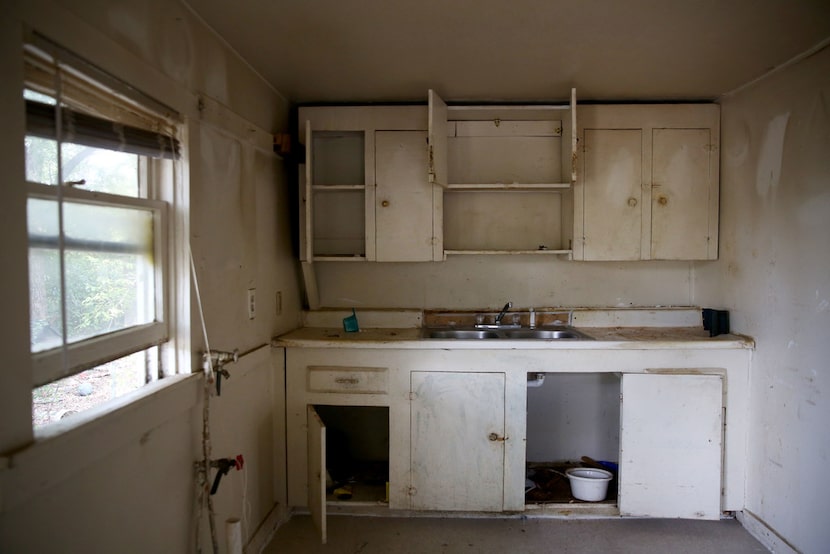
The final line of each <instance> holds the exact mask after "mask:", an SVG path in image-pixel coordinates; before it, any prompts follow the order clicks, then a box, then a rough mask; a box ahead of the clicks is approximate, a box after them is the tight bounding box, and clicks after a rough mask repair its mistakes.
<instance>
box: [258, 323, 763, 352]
mask: <svg viewBox="0 0 830 554" xmlns="http://www.w3.org/2000/svg"><path fill="white" fill-rule="evenodd" d="M576 328H577V329H578V330H579V331H580V332H582V333H584V334H585V335H588V336H589V337H591V339H593V340H581V339H550V340H546V339H433V338H426V337H424V336H423V330H422V329H421V328H368V329H361V330H360V331H358V332H351V333H347V332H345V331H344V330H343V329H342V328H334V327H302V328H300V329H296V330H294V331H291V332H289V333H286V334H284V335H281V336H279V337H275V338H274V339H273V341H272V344H273V345H274V346H281V347H287V348H294V347H305V348H388V349H441V350H445V349H450V350H469V349H475V350H505V349H509V350H515V349H525V350H537V349H542V350H554V349H555V350H559V349H569V350H604V349H628V350H630V349H635V350H636V349H670V348H694V349H710V348H711V349H735V348H754V346H755V343H754V341H753V340H752V339H751V338H749V337H745V336H743V335H735V334H727V335H719V336H716V337H710V336H709V332H708V331H705V330H703V329H702V328H700V327H576Z"/></svg>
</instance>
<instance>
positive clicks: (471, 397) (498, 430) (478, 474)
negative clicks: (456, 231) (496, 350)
mask: <svg viewBox="0 0 830 554" xmlns="http://www.w3.org/2000/svg"><path fill="white" fill-rule="evenodd" d="M410 378H411V383H412V384H411V386H412V390H411V394H410V399H411V403H410V410H411V418H410V430H411V432H410V439H411V441H412V442H411V450H410V453H411V454H410V455H411V458H410V459H411V462H410V489H409V494H410V496H411V508H412V509H415V510H462V511H485V512H499V511H501V510H502V508H503V505H504V459H505V456H504V450H505V446H504V445H505V441H506V440H507V437H505V425H504V391H505V388H504V381H505V379H504V374H503V373H454V372H438V371H436V372H427V371H413V372H412V373H411V374H410Z"/></svg>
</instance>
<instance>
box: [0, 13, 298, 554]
mask: <svg viewBox="0 0 830 554" xmlns="http://www.w3.org/2000/svg"><path fill="white" fill-rule="evenodd" d="M3 8H4V14H3V18H2V20H1V21H0V74H2V75H3V79H2V81H0V115H2V117H0V120H2V121H3V130H2V132H0V146H2V148H0V163H2V165H3V167H4V179H3V184H2V200H3V201H2V202H0V205H2V210H3V217H2V218H0V221H2V223H0V225H2V232H1V233H0V245H1V246H2V249H1V250H0V251H2V252H3V254H4V260H3V261H4V271H3V272H0V295H2V296H0V301H2V305H3V306H4V318H3V326H2V330H3V332H2V333H0V346H2V349H3V351H4V362H5V365H6V367H5V369H4V381H3V386H2V387H0V416H2V419H3V425H2V426H0V454H2V456H0V551H2V552H4V553H5V552H10V553H14V552H27V553H29V552H54V551H66V552H69V551H72V552H75V551H77V552H81V551H87V552H142V553H143V552H186V551H193V550H194V544H195V538H194V537H195V535H194V530H195V527H196V520H195V517H194V515H195V508H194V501H195V478H194V471H193V462H194V461H196V460H197V459H199V458H200V457H201V441H200V437H201V422H202V400H201V398H202V386H201V379H200V377H199V376H193V377H185V378H174V379H169V380H167V383H165V382H164V381H162V382H161V383H160V385H158V386H157V385H153V386H151V387H148V388H146V390H144V391H139V392H138V393H137V394H136V395H134V398H135V399H136V401H135V402H132V403H122V404H123V405H122V406H121V408H120V409H118V410H117V411H115V412H113V413H110V414H108V415H105V416H104V417H102V418H98V419H91V420H90V421H88V422H86V423H84V424H81V425H79V424H71V422H70V420H66V427H68V429H67V430H66V432H64V433H62V434H59V435H57V436H55V437H53V438H44V437H42V436H38V437H35V439H34V442H33V436H32V427H31V388H32V382H31V376H30V369H29V365H30V364H29V353H28V344H29V339H28V320H29V316H28V298H27V296H28V277H27V268H26V264H27V248H26V224H25V214H26V207H25V187H24V186H23V183H24V168H23V134H24V125H25V121H24V112H23V102H22V93H21V91H22V57H21V54H22V49H21V45H22V37H23V30H24V27H31V28H34V29H36V30H37V31H39V32H40V33H42V34H44V35H46V36H47V37H49V38H51V39H52V40H54V41H56V42H58V43H60V44H62V45H63V46H65V47H66V48H68V49H70V50H73V51H75V52H76V53H77V54H79V55H81V56H82V57H84V58H86V59H88V60H90V61H91V62H93V63H94V64H96V65H98V66H100V67H101V68H103V69H104V70H106V71H108V72H110V73H112V74H114V75H116V76H117V77H119V78H121V79H123V80H124V81H126V82H128V83H130V84H131V85H133V86H135V87H137V88H138V89H141V90H143V91H144V92H145V93H147V94H149V95H151V96H154V97H156V98H157V99H159V100H160V101H162V102H164V103H166V104H168V105H170V106H172V107H173V108H175V109H176V110H178V111H179V112H180V113H182V114H183V115H184V117H185V119H186V121H187V125H186V127H187V134H188V135H189V139H190V140H189V141H188V142H189V145H188V146H189V154H190V161H191V163H190V165H189V178H190V190H189V203H190V237H191V242H192V249H193V255H194V259H195V262H196V266H197V272H198V277H199V284H200V286H201V293H202V299H203V301H204V314H205V319H206V326H207V331H208V335H209V338H210V344H211V347H212V348H221V349H227V350H230V349H233V348H238V349H239V350H240V351H241V352H247V351H250V350H253V349H255V348H256V347H258V346H260V345H263V344H267V343H268V342H269V340H270V338H271V337H272V336H274V335H277V334H280V333H282V332H286V331H288V330H290V329H293V328H295V327H297V325H298V322H299V309H300V304H299V302H300V301H299V292H298V289H297V279H296V267H295V263H296V262H295V261H294V260H293V259H292V251H291V245H290V238H289V237H290V229H289V219H290V218H289V213H290V210H293V209H294V207H293V206H290V207H289V206H288V205H287V190H286V183H285V178H284V170H283V169H284V168H283V162H282V161H281V160H279V159H278V158H276V157H275V156H273V155H272V154H271V153H270V152H269V150H270V136H269V134H270V133H273V132H278V131H285V130H286V126H287V117H288V104H287V102H286V101H285V100H284V99H283V98H282V97H281V96H280V95H279V94H278V93H276V92H275V91H274V90H272V89H271V88H270V87H269V86H268V85H266V84H265V83H264V82H263V81H262V80H261V79H260V77H259V76H258V75H256V74H255V73H254V72H253V71H251V70H250V68H249V67H248V66H247V65H246V64H245V63H244V62H242V61H241V60H240V59H239V58H238V57H237V56H236V55H235V54H234V53H233V52H232V51H230V50H229V49H228V48H227V47H226V46H225V45H224V43H223V42H222V41H220V40H219V39H217V38H216V37H215V36H214V35H213V34H212V33H211V32H210V30H209V29H208V28H207V27H206V26H204V25H203V24H202V22H201V21H200V20H199V19H198V18H196V17H195V16H194V15H193V14H191V13H190V11H189V10H188V9H187V8H186V7H184V6H183V5H181V4H179V3H177V2H169V1H166V0H145V1H141V2H133V1H130V0H85V1H62V0H61V1H57V2H55V1H52V0H21V1H19V2H17V1H12V2H5V3H4V7H3ZM200 97H201V98H202V99H203V100H204V102H203V104H204V105H205V106H206V108H205V110H203V111H201V112H200V110H199V108H198V106H199V99H200ZM252 130H253V131H252ZM187 196H188V195H186V198H187ZM248 288H256V290H257V298H258V302H257V308H258V309H257V317H256V319H255V320H253V321H251V320H248V318H247V310H246V304H245V300H246V294H247V289H248ZM277 291H280V292H281V294H282V306H281V308H282V309H281V313H280V314H278V313H277V302H276V293H277ZM192 312H193V314H194V319H193V321H192V327H191V329H190V331H189V334H190V335H191V336H188V337H186V338H187V341H190V342H191V350H192V352H193V365H194V367H198V364H199V355H200V353H201V351H202V349H203V347H204V346H203V345H204V340H203V337H202V332H201V325H200V323H199V320H198V319H195V317H196V315H195V314H198V310H197V308H196V305H195V302H194V303H193V306H192ZM236 370H237V371H239V373H238V374H237V375H236V376H235V377H236V378H234V376H232V378H231V379H230V380H228V381H226V382H225V384H224V387H223V394H222V396H221V397H220V398H214V399H213V400H212V401H211V411H212V422H213V423H212V429H213V435H214V436H213V453H214V457H226V456H235V455H236V454H239V453H241V454H243V455H244V456H245V458H246V461H247V464H246V472H245V474H244V476H243V474H241V473H236V474H235V473H234V472H232V473H231V474H230V475H229V476H228V477H227V478H226V479H225V480H224V481H223V485H222V487H221V488H220V490H219V493H218V494H217V495H216V496H215V497H214V498H215V502H216V506H217V511H218V512H219V528H220V537H219V538H220V541H222V540H223V539H224V531H223V529H224V524H223V522H224V519H225V518H226V517H230V516H233V517H242V516H243V515H246V516H247V518H246V521H245V524H246V528H245V532H246V539H247V538H250V536H251V535H252V534H253V532H254V531H255V530H256V527H257V526H258V525H259V524H260V523H262V522H263V521H264V520H266V517H267V516H268V515H269V512H270V513H271V514H272V515H273V514H274V513H276V514H278V515H279V513H280V510H281V509H282V507H283V506H284V501H283V499H284V496H285V493H284V453H283V452H282V450H281V449H280V447H279V445H280V444H281V442H282V434H283V432H284V431H283V429H284V425H283V424H282V419H281V418H282V416H281V415H280V414H281V413H282V412H283V411H284V410H283V408H282V406H283V397H284V391H283V386H284V376H283V367H282V357H281V353H280V351H275V352H273V353H271V352H270V350H269V349H268V348H265V349H264V350H260V351H258V352H255V353H254V354H251V355H249V356H247V357H244V358H243V361H242V362H240V364H239V365H238V367H237V368H236ZM231 371H232V372H233V371H235V370H234V369H233V368H232V369H231ZM170 383H172V384H170ZM168 384H169V386H166V385H168ZM61 425H64V424H63V423H61ZM243 477H244V479H243ZM244 482H247V488H244V487H243V483H244ZM243 499H244V500H246V501H247V503H248V504H249V506H250V507H249V509H248V511H247V512H245V513H243ZM269 521H271V520H269ZM202 529H203V539H202V544H203V546H205V547H206V550H209V547H208V545H207V543H206V541H205V539H204V537H205V536H206V535H204V532H205V531H206V525H205V520H204V519H203V520H202Z"/></svg>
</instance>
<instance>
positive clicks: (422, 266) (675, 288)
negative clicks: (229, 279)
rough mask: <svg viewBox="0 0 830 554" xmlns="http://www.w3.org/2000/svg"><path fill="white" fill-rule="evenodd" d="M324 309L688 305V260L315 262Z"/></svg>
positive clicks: (516, 258) (501, 258)
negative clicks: (511, 303) (511, 304)
mask: <svg viewBox="0 0 830 554" xmlns="http://www.w3.org/2000/svg"><path fill="white" fill-rule="evenodd" d="M315 268H316V271H317V282H318V286H319V292H320V302H321V304H322V305H323V306H326V307H346V308H348V307H353V306H354V307H357V308H360V307H396V308H432V309H440V308H451V309H476V308H501V306H503V305H504V303H505V302H507V301H508V300H510V301H512V302H513V304H514V306H516V307H517V308H519V307H532V306H535V307H540V306H544V307H554V306H568V307H575V306H590V307H596V306H602V307H608V306H616V307H628V306H655V305H663V306H668V305H674V306H688V305H690V303H691V302H692V301H693V290H692V264H691V263H689V262H657V261H650V262H619V263H617V262H573V261H567V260H561V259H557V258H555V257H547V256H521V255H516V256H512V255H501V256H499V255H495V256H493V255H481V256H474V255H466V256H450V257H449V258H448V259H447V260H446V261H444V262H437V263H343V262H325V263H317V264H315Z"/></svg>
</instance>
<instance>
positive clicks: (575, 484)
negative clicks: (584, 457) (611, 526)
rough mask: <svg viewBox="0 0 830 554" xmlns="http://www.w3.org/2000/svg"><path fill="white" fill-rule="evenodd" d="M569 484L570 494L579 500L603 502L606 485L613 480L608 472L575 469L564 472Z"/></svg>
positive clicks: (606, 492) (584, 468) (581, 468)
mask: <svg viewBox="0 0 830 554" xmlns="http://www.w3.org/2000/svg"><path fill="white" fill-rule="evenodd" d="M565 474H566V475H567V476H568V481H570V483H571V494H572V495H573V496H574V498H576V499H579V500H587V501H588V502H597V501H599V500H605V496H606V495H607V494H608V483H609V482H610V481H611V479H613V477H614V476H613V475H612V474H611V472H610V471H605V470H604V469H592V468H587V467H576V468H571V469H569V470H566V471H565Z"/></svg>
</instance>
